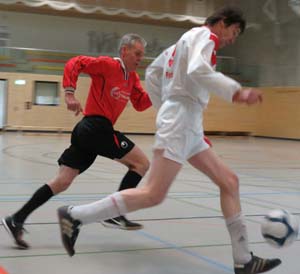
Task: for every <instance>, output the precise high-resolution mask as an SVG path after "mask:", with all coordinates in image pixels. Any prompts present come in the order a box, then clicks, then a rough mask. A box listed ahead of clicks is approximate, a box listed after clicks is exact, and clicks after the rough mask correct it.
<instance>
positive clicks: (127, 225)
mask: <svg viewBox="0 0 300 274" xmlns="http://www.w3.org/2000/svg"><path fill="white" fill-rule="evenodd" d="M101 224H102V225H103V226H105V227H109V228H118V229H124V230H138V229H142V228H143V225H141V224H139V223H135V222H132V221H129V220H128V219H126V218H125V216H119V217H115V218H112V219H108V220H104V221H101Z"/></svg>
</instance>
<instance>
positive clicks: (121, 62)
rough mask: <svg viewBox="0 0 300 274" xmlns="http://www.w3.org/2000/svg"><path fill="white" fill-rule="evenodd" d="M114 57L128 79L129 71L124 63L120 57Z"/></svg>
mask: <svg viewBox="0 0 300 274" xmlns="http://www.w3.org/2000/svg"><path fill="white" fill-rule="evenodd" d="M114 59H115V60H117V61H119V63H120V64H121V67H122V69H123V72H124V77H125V80H128V78H129V73H128V72H127V70H126V67H125V64H124V62H123V60H122V59H121V58H119V57H114Z"/></svg>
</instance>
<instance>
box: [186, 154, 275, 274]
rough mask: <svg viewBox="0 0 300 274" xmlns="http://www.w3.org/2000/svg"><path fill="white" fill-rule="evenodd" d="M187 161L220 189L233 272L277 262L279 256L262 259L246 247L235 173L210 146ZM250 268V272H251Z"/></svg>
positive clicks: (265, 268) (238, 273)
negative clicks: (233, 265) (233, 264)
mask: <svg viewBox="0 0 300 274" xmlns="http://www.w3.org/2000/svg"><path fill="white" fill-rule="evenodd" d="M189 163H190V164H191V165H193V166H194V167H195V168H197V169H198V170H200V171H202V172H203V173H204V174H206V175H207V176H208V177H209V178H210V179H211V180H212V181H213V182H214V183H215V184H216V185H217V186H218V187H219V188H220V199H221V208H222V212H223V215H224V217H225V221H226V225H227V229H228V231H229V234H230V237H231V243H232V252H233V260H234V263H235V273H236V274H252V273H253V274H254V273H261V272H265V271H268V270H270V269H272V268H274V267H276V266H277V265H279V264H280V263H281V261H280V260H279V259H271V260H269V259H262V258H259V257H256V256H253V255H252V253H251V252H250V250H249V246H248V233H247V229H246V224H245V220H244V217H243V214H242V212H241V204H240V194H239V181H238V178H237V176H236V175H235V174H234V173H233V172H232V171H231V170H230V169H229V168H228V167H227V166H226V165H225V164H224V163H223V162H222V161H221V159H220V158H219V157H218V156H217V155H216V154H215V153H214V152H213V151H212V150H211V149H207V150H205V151H203V152H200V153H198V154H196V155H194V156H193V157H191V158H190V159H189ZM252 267H254V269H252V270H253V272H250V271H252V270H250V269H251V268H252Z"/></svg>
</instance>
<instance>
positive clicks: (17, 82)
mask: <svg viewBox="0 0 300 274" xmlns="http://www.w3.org/2000/svg"><path fill="white" fill-rule="evenodd" d="M15 85H18V86H22V85H26V80H22V79H18V80H15Z"/></svg>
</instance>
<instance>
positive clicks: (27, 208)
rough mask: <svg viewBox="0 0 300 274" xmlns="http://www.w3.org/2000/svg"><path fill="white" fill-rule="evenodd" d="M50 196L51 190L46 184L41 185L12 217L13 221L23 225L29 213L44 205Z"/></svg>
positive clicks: (51, 194)
mask: <svg viewBox="0 0 300 274" xmlns="http://www.w3.org/2000/svg"><path fill="white" fill-rule="evenodd" d="M52 196H53V192H52V190H51V188H50V187H49V186H48V185H47V184H45V185H43V186H42V187H40V188H39V189H38V190H37V191H36V192H35V193H34V194H33V195H32V197H31V199H30V200H29V201H28V202H27V203H26V204H25V205H24V206H23V207H22V208H21V209H20V210H19V211H17V212H16V213H15V214H14V215H13V218H14V221H15V222H16V223H21V224H23V223H24V221H25V220H26V218H27V217H28V215H29V214H30V213H31V212H33V211H34V210H35V209H37V208H38V207H40V206H41V205H42V204H44V203H46V202H47V201H48V200H49V199H50V198H51V197H52Z"/></svg>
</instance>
